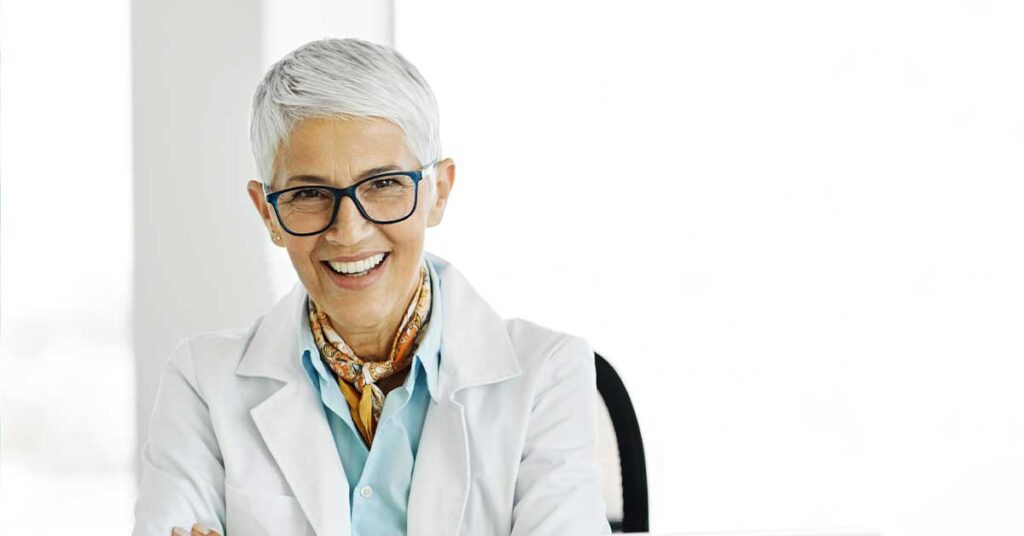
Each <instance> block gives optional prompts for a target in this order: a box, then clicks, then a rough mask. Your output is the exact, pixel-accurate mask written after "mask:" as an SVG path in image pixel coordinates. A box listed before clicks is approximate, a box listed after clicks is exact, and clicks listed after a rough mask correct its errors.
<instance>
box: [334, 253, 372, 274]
mask: <svg viewBox="0 0 1024 536" xmlns="http://www.w3.org/2000/svg"><path fill="white" fill-rule="evenodd" d="M383 260H384V254H383V253H378V254H376V255H374V256H372V257H368V258H366V259H363V260H361V261H356V262H334V261H330V262H328V264H330V265H331V269H333V270H334V271H335V272H338V273H342V274H358V273H360V272H365V271H367V270H369V269H370V268H373V267H374V266H377V265H378V264H380V263H381V261H383Z"/></svg>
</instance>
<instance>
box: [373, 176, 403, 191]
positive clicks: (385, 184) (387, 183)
mask: <svg viewBox="0 0 1024 536" xmlns="http://www.w3.org/2000/svg"><path fill="white" fill-rule="evenodd" d="M397 184H398V181H397V180H395V179H393V178H391V177H384V178H381V179H376V180H374V181H370V185H371V187H373V188H374V189H377V190H383V189H385V188H390V187H392V186H396V185H397Z"/></svg>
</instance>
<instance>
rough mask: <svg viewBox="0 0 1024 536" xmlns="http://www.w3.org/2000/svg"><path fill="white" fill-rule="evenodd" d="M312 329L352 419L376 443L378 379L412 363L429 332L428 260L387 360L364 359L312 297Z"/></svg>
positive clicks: (380, 400)
mask: <svg viewBox="0 0 1024 536" xmlns="http://www.w3.org/2000/svg"><path fill="white" fill-rule="evenodd" d="M308 310H309V328H310V331H311V332H312V333H313V339H314V340H315V341H316V346H317V348H318V349H319V350H320V359H322V360H323V362H324V363H326V364H327V366H328V367H330V369H331V370H332V371H333V372H334V375H335V377H336V378H337V380H338V387H339V388H341V393H342V394H343V395H344V396H345V400H346V401H347V402H348V405H349V410H350V411H351V412H352V420H353V422H355V424H356V428H357V429H359V433H360V434H361V435H362V436H363V440H364V441H366V446H367V447H369V446H370V445H372V444H373V436H374V434H375V433H376V431H377V423H378V422H379V421H380V413H381V410H382V409H383V408H384V392H383V391H382V390H381V389H380V387H378V386H377V382H378V381H380V380H383V379H384V378H387V377H388V376H391V375H392V374H395V373H398V372H401V371H403V370H405V369H406V368H408V367H409V365H410V363H412V355H413V351H414V350H415V349H416V346H418V345H419V342H420V341H419V339H420V337H419V335H421V334H423V333H426V331H427V325H428V322H429V320H430V319H429V318H428V317H429V315H430V271H429V270H428V269H427V264H426V261H425V260H424V262H423V264H422V265H421V266H420V286H419V288H418V289H417V290H416V294H415V295H414V296H413V298H412V301H411V302H409V307H408V309H406V311H405V317H404V318H403V319H402V323H401V324H400V325H399V328H398V333H396V334H395V339H394V341H393V342H392V343H391V352H390V355H389V356H388V358H387V360H385V361H364V360H363V359H361V358H359V357H358V356H356V354H355V352H353V351H352V349H351V348H349V346H348V345H347V344H345V341H344V340H343V339H342V338H341V335H339V334H338V332H337V331H335V330H334V326H332V325H331V320H330V318H328V317H327V314H326V313H324V312H323V311H322V310H320V308H319V307H317V305H316V304H315V303H313V300H312V298H310V299H309V300H308Z"/></svg>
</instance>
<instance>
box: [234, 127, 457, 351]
mask: <svg viewBox="0 0 1024 536" xmlns="http://www.w3.org/2000/svg"><path fill="white" fill-rule="evenodd" d="M427 163H428V162H424V163H423V164H427ZM385 167H390V168H391V169H393V170H396V171H415V170H419V169H420V168H421V164H420V162H419V161H418V160H417V159H416V157H415V156H414V155H413V153H412V151H411V150H410V149H409V147H408V146H407V145H406V141H405V134H404V132H403V131H402V129H401V128H399V127H398V126H397V125H396V124H394V123H392V122H390V121H387V120H384V119H378V118H373V119H337V118H310V119H304V120H301V121H299V122H298V123H296V125H295V127H294V128H293V129H292V131H291V132H290V134H289V137H288V141H287V143H285V144H282V146H281V148H280V149H279V150H278V152H277V154H276V156H275V160H274V174H273V177H274V180H273V181H272V184H271V188H270V191H272V192H273V191H277V190H282V189H284V188H289V187H292V186H300V185H317V184H322V185H326V186H334V187H337V188H345V187H347V186H350V185H352V184H354V183H356V182H358V181H359V180H361V179H363V178H365V177H366V176H368V175H369V174H368V173H367V172H369V171H370V170H374V169H381V168H385ZM433 173H434V174H436V175H437V177H438V178H437V184H436V186H435V184H434V180H433V179H432V178H430V177H429V176H427V175H426V174H424V177H423V179H422V180H421V181H420V182H419V194H418V199H417V204H416V210H415V212H413V214H412V215H411V216H410V217H409V218H408V219H406V220H404V221H401V222H398V223H390V224H376V223H372V222H370V221H368V220H366V219H364V218H363V217H362V215H361V214H360V213H359V210H358V209H357V208H356V206H355V204H354V203H353V201H352V200H351V199H349V198H344V199H342V201H341V206H340V207H339V209H338V215H337V217H336V218H335V220H334V223H333V225H332V226H331V227H329V228H327V230H325V231H324V232H322V233H320V234H317V235H312V236H294V235H291V234H289V233H287V232H286V231H284V229H282V228H281V225H280V223H279V222H278V220H277V216H276V215H275V214H274V212H273V207H271V206H270V205H269V204H268V203H267V202H266V197H265V195H264V193H263V188H262V185H261V183H260V182H259V181H250V182H249V185H248V190H249V196H250V198H251V199H252V201H253V204H254V205H255V206H256V209H257V210H258V211H259V213H260V217H261V218H262V219H263V221H264V224H265V225H266V227H267V230H268V231H269V232H270V235H271V241H272V242H273V243H275V244H277V245H279V246H281V247H284V248H285V249H286V250H287V251H288V256H289V257H290V258H291V261H292V265H293V266H294V267H295V271H296V272H297V273H298V276H299V280H300V281H301V282H302V284H303V286H305V288H306V290H307V292H309V295H310V296H311V297H312V299H313V301H314V302H316V304H317V305H318V306H319V307H320V308H321V309H323V310H325V311H326V312H327V314H328V316H330V317H331V321H332V323H333V324H334V325H335V326H336V327H338V328H340V329H341V328H343V329H345V330H347V331H354V332H359V331H371V330H374V329H377V328H385V327H390V329H396V328H397V325H396V326H390V324H392V323H396V322H398V321H400V319H401V316H402V315H404V313H405V309H406V307H407V306H408V304H409V301H411V300H412V296H413V294H414V293H415V290H416V287H417V285H418V284H419V270H420V257H421V255H422V254H423V240H424V235H425V231H426V228H427V227H433V226H435V225H438V224H439V223H441V218H442V216H443V214H444V208H445V204H446V203H447V200H448V193H449V192H450V191H451V187H452V184H453V183H454V180H455V166H454V163H452V161H451V160H450V159H445V160H442V161H441V162H439V163H438V164H437V165H436V167H435V169H434V170H433ZM299 177H303V178H299ZM313 177H315V178H319V179H320V180H321V181H322V182H321V183H318V182H316V181H315V180H314V179H313ZM435 188H436V189H437V200H436V201H434V189H435ZM275 235H276V236H280V237H281V239H280V240H277V241H274V240H273V236H275ZM376 253H386V254H387V257H386V258H385V260H384V262H383V263H382V264H381V265H380V266H379V267H377V268H376V269H375V270H373V271H372V272H371V273H370V275H368V276H365V277H363V278H358V279H344V278H345V276H341V275H338V274H337V273H335V272H334V271H333V270H332V269H331V268H330V266H329V265H328V264H327V261H329V260H336V259H337V258H338V257H352V256H355V257H356V258H359V259H362V258H364V257H367V256H370V255H372V254H376ZM360 280H362V281H360ZM396 318H397V320H396Z"/></svg>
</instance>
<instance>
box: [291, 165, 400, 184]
mask: <svg viewBox="0 0 1024 536" xmlns="http://www.w3.org/2000/svg"><path fill="white" fill-rule="evenodd" d="M401 170H402V168H400V167H398V166H395V165H387V166H377V167H373V168H370V169H367V170H366V171H363V172H362V173H360V174H359V175H356V180H355V181H353V182H354V183H355V182H359V181H361V180H363V179H365V178H367V177H370V176H373V175H377V174H379V173H387V172H389V171H401ZM300 181H301V182H312V183H315V184H330V183H331V180H330V179H327V178H325V177H321V176H319V175H292V176H291V177H288V180H287V181H285V183H284V184H285V186H287V185H289V184H291V183H293V182H300Z"/></svg>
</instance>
